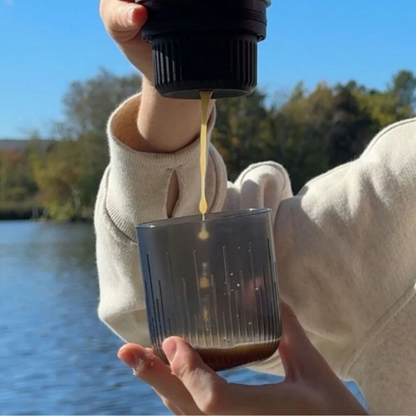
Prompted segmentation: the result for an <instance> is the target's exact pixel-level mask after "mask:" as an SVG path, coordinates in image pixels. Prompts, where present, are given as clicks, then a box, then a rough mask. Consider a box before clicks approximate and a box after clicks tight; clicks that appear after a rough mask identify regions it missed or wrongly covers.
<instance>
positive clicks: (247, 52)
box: [152, 33, 257, 99]
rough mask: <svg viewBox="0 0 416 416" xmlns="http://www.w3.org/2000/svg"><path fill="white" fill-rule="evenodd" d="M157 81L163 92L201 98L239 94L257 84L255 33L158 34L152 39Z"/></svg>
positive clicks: (244, 93) (183, 96)
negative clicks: (207, 93)
mask: <svg viewBox="0 0 416 416" xmlns="http://www.w3.org/2000/svg"><path fill="white" fill-rule="evenodd" d="M152 46H153V64H154V70H155V73H154V76H155V79H154V82H155V87H156V89H157V90H158V91H159V92H160V94H161V95H163V96H165V97H169V98H180V99H198V98H200V95H199V91H214V93H213V98H227V97H239V96H243V95H247V94H250V93H252V92H253V90H254V88H255V87H256V85H257V38H256V37H255V36H254V35H234V36H233V35H224V34H221V35H217V36H215V35H213V34H209V33H208V34H206V35H205V36H204V35H203V34H198V35H195V36H193V37H189V36H172V35H169V36H156V37H154V38H153V39H152Z"/></svg>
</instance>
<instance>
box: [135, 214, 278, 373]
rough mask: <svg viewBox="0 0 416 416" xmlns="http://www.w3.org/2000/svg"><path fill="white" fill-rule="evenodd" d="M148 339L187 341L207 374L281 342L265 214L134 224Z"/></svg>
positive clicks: (264, 353) (261, 355) (158, 344)
mask: <svg viewBox="0 0 416 416" xmlns="http://www.w3.org/2000/svg"><path fill="white" fill-rule="evenodd" d="M137 236H138V242H139V253H140V260H141V268H142V274H143V283H144V289H145V295H146V307H147V316H148V323H149V330H150V335H151V341H152V344H153V347H154V349H155V352H156V354H157V355H158V356H159V357H160V358H162V359H163V360H164V361H165V362H167V360H166V357H165V355H164V353H163V350H162V343H163V341H164V340H165V339H166V338H168V337H170V336H174V335H175V336H179V337H182V338H184V339H185V340H186V341H188V342H189V343H190V344H191V345H192V346H193V347H194V348H195V349H196V350H197V352H198V353H199V354H200V355H201V357H202V358H203V360H204V361H205V362H206V363H207V364H208V365H209V366H210V367H211V368H213V369H214V370H216V371H220V370H225V369H230V368H234V367H241V366H244V365H248V364H250V363H254V362H258V361H262V360H265V359H267V358H269V357H270V356H271V355H272V354H273V353H274V352H275V351H276V350H277V348H278V345H279V341H280V338H281V322H280V309H279V294H278V282H277V276H276V261H275V251H274V244H273V234H272V221H271V211H270V210H268V209H257V210H254V209H253V210H245V211H236V212H227V213H217V214H209V215H207V216H206V219H205V221H204V222H202V220H201V216H195V217H185V218H175V219H169V220H163V221H157V222H154V223H147V224H142V225H140V226H138V227H137Z"/></svg>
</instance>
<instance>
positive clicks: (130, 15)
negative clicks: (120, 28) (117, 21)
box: [127, 7, 136, 24]
mask: <svg viewBox="0 0 416 416" xmlns="http://www.w3.org/2000/svg"><path fill="white" fill-rule="evenodd" d="M135 10H136V8H135V7H132V8H131V9H130V10H129V11H128V13H127V20H128V22H129V23H131V24H134V21H133V16H134V11H135Z"/></svg>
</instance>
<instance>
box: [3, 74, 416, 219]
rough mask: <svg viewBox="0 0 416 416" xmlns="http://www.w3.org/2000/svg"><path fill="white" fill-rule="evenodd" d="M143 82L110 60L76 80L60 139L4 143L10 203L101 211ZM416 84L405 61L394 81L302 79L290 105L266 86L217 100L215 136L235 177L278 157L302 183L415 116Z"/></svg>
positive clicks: (62, 214)
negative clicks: (120, 119) (126, 109)
mask: <svg viewBox="0 0 416 416" xmlns="http://www.w3.org/2000/svg"><path fill="white" fill-rule="evenodd" d="M139 88H140V78H139V77H138V76H137V75H131V76H124V77H117V76H115V75H113V74H111V73H110V72H108V71H106V70H101V71H100V72H99V73H98V74H97V76H96V77H94V78H92V79H89V80H86V81H78V82H74V83H72V84H71V85H70V86H69V88H68V91H67V92H66V94H65V95H64V97H63V100H62V101H63V108H64V120H63V121H61V122H59V123H56V124H55V125H54V127H53V137H54V138H55V139H56V141H54V142H51V143H48V144H47V145H46V144H45V142H44V141H42V140H41V138H40V137H37V136H36V135H33V137H32V138H31V140H30V141H29V142H28V145H27V146H26V148H25V149H24V150H8V151H2V152H0V207H1V206H2V205H3V206H13V205H15V206H19V205H26V206H41V207H44V208H46V211H47V213H48V215H49V216H50V217H52V218H56V219H70V218H85V217H87V218H88V217H91V215H92V211H93V207H94V201H95V195H96V192H97V189H98V185H99V182H100V179H101V176H102V174H103V171H104V169H105V167H106V166H107V164H108V148H107V142H106V138H105V129H106V124H107V120H108V116H109V114H110V113H111V112H112V111H113V109H114V108H115V107H116V106H117V105H118V104H119V103H120V102H121V101H122V100H123V99H125V98H126V97H129V96H131V95H133V94H134V93H135V92H136V91H138V90H139ZM415 92H416V77H415V75H414V74H413V73H412V72H411V71H404V70H403V71H400V72H398V73H397V74H395V75H394V76H393V77H392V80H391V82H390V84H389V85H388V86H387V87H386V88H385V89H384V90H375V89H370V88H367V87H366V86H364V85H360V84H358V83H357V82H355V81H350V82H348V83H347V84H338V85H333V86H332V85H327V84H326V83H320V84H318V85H317V86H316V87H315V88H314V89H313V90H311V91H308V90H307V89H306V88H305V87H304V85H303V84H302V83H299V84H298V85H297V86H296V87H295V88H294V89H293V91H292V93H291V95H290V97H288V99H286V100H284V104H283V105H276V104H274V103H273V102H270V100H268V98H267V95H266V93H265V92H262V91H257V92H256V93H254V94H253V95H251V96H250V97H247V98H242V99H241V98H239V99H228V100H223V101H219V102H218V103H217V108H218V118H217V125H216V129H215V131H214V134H213V141H214V143H215V144H216V146H217V147H218V149H219V150H220V152H221V154H222V155H223V157H224V159H225V161H226V164H227V166H228V171H229V175H230V177H231V178H235V177H236V176H237V175H238V173H239V172H241V170H242V169H244V168H245V167H246V166H248V165H249V164H251V163H253V162H258V161H261V160H274V161H277V162H279V163H281V164H283V165H284V166H285V167H286V169H287V170H288V172H289V174H290V176H291V178H292V183H293V188H294V191H295V192H296V191H297V190H299V189H300V188H301V187H302V186H303V185H304V184H305V183H306V182H307V181H308V180H309V179H311V178H313V177H314V176H316V175H318V174H320V173H322V172H325V171H327V170H328V169H331V168H333V167H335V166H337V165H339V164H341V163H344V162H347V161H349V160H352V159H354V158H355V157H357V156H358V155H359V154H360V153H361V152H362V151H363V149H364V148H365V146H366V145H367V144H368V142H369V141H370V140H371V139H372V137H374V135H375V134H376V133H377V132H378V131H379V130H380V129H382V128H383V127H385V126H387V125H389V124H391V123H394V122H396V121H399V120H402V119H405V118H409V117H412V116H413V115H414V112H415V105H416V93H415ZM280 101H282V100H280Z"/></svg>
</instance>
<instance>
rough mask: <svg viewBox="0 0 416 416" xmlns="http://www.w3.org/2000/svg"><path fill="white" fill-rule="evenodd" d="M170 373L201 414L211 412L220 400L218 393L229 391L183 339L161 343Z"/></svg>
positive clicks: (174, 338) (226, 384) (225, 384)
mask: <svg viewBox="0 0 416 416" xmlns="http://www.w3.org/2000/svg"><path fill="white" fill-rule="evenodd" d="M163 351H164V352H165V354H166V356H167V358H168V360H169V362H170V365H171V371H172V373H173V374H174V375H175V376H177V377H178V378H179V379H180V380H181V381H182V383H183V385H184V386H185V387H186V389H187V390H188V391H189V393H190V394H191V396H192V397H193V399H194V401H195V403H196V405H197V406H198V407H199V409H200V410H201V411H202V412H203V413H208V414H209V413H216V411H215V412H213V409H214V408H217V406H218V404H219V402H220V400H219V393H221V397H223V393H224V392H226V391H227V390H228V389H229V384H228V383H227V382H226V381H225V380H224V379H222V378H221V377H219V376H218V375H217V374H216V373H215V371H214V370H212V369H211V368H210V367H208V366H207V365H206V364H205V363H204V362H203V360H202V358H201V357H200V356H199V355H198V353H197V352H196V351H195V350H194V349H193V348H192V347H191V346H190V345H189V344H188V343H187V342H185V341H184V340H183V339H181V338H178V337H172V338H168V339H167V340H165V341H164V343H163Z"/></svg>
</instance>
